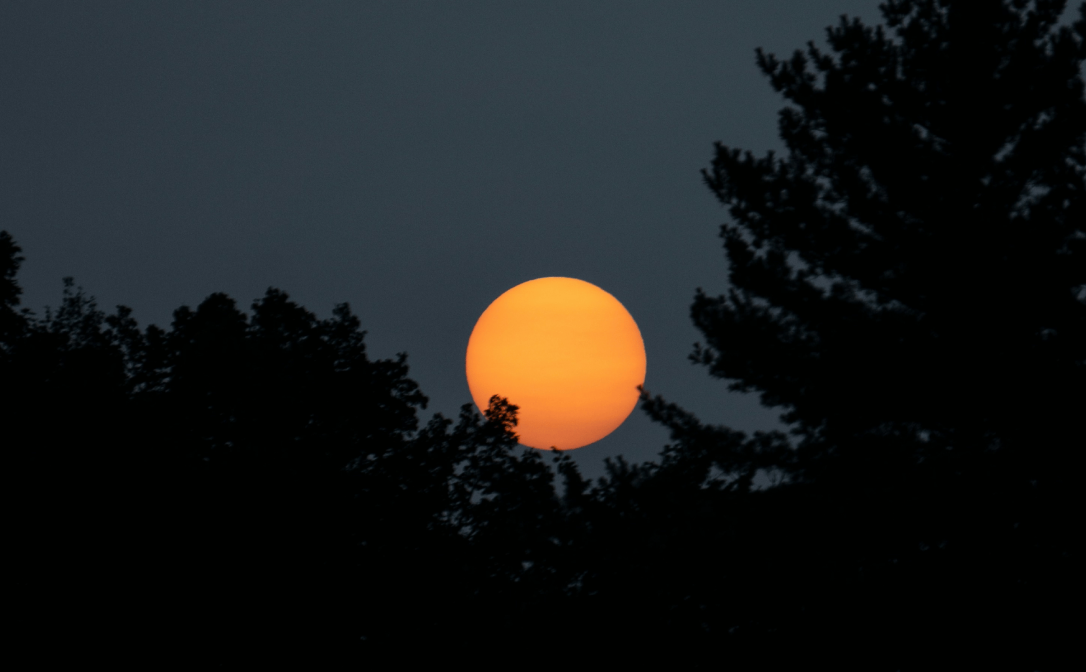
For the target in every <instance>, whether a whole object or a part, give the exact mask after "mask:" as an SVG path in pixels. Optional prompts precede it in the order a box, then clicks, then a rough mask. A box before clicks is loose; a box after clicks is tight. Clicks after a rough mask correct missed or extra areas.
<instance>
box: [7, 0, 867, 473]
mask: <svg viewBox="0 0 1086 672" xmlns="http://www.w3.org/2000/svg"><path fill="white" fill-rule="evenodd" d="M877 6H878V2H877V1H876V0H851V1H846V0H822V1H820V2H810V1H809V0H731V1H719V2H701V1H698V2H667V3H665V2H653V3H649V2H599V1H595V2H577V3H573V2H545V3H544V2H539V3H524V2H444V3H437V2H407V1H395V2H268V1H266V0H264V1H261V2H201V3H192V2H168V3H149V2H94V3H85V2H63V3H58V2H46V1H42V0H36V1H35V2H25V3H14V2H8V3H3V4H2V5H0V92H2V93H0V229H5V230H7V231H9V232H10V233H11V234H12V236H13V237H14V238H15V240H16V242H17V243H18V244H19V245H20V246H21V247H22V248H23V256H25V257H26V262H25V263H24V265H23V267H22V270H21V272H20V274H19V277H18V281H19V283H20V284H21V286H22V287H23V289H24V294H23V305H24V306H27V307H29V308H31V309H32V310H34V311H35V312H36V313H37V314H38V315H41V313H42V309H43V307H44V306H46V305H50V306H56V305H57V304H58V302H59V300H60V295H61V278H63V277H64V276H69V275H70V276H73V277H74V278H75V281H76V284H77V285H81V286H82V287H83V288H84V289H85V290H86V291H87V293H88V294H91V295H93V296H95V297H96V298H97V300H98V304H99V307H100V308H102V309H104V310H106V311H107V312H112V311H113V309H114V307H115V306H116V305H118V304H123V305H127V306H130V307H131V308H132V309H133V311H134V317H135V318H136V319H137V320H138V321H139V323H140V325H141V326H144V327H145V326H146V325H148V324H152V323H153V324H158V325H160V326H163V327H168V326H169V323H170V321H171V319H172V317H171V315H172V312H173V310H175V309H176V308H178V307H179V306H181V305H188V306H192V307H195V306H196V305H197V304H199V303H200V302H201V301H202V300H203V299H204V298H205V297H207V296H208V295H209V294H211V293H212V292H225V293H227V294H229V295H230V296H231V297H233V298H234V299H235V300H237V302H238V304H239V306H240V307H241V308H243V309H248V307H249V305H250V304H251V303H252V301H253V300H254V299H257V298H259V297H261V296H263V294H264V292H265V291H266V290H267V288H268V287H269V286H273V287H277V288H280V289H282V290H284V291H286V292H287V293H289V294H290V296H291V298H292V299H294V300H295V301H297V302H298V303H300V304H301V305H303V306H304V307H306V308H307V309H309V310H311V311H313V312H315V313H316V314H317V315H318V316H319V317H322V318H324V317H329V316H330V315H331V310H332V307H333V305H334V304H336V303H340V302H348V303H350V305H351V308H352V310H353V311H354V312H355V313H356V314H357V315H358V316H359V318H360V319H361V321H362V325H363V328H364V329H366V330H367V332H368V335H367V342H368V344H369V348H370V354H371V356H372V357H392V356H394V355H395V354H396V353H398V352H406V353H407V354H408V364H409V365H410V367H411V372H410V375H411V377H412V378H413V379H414V380H416V381H417V382H418V383H419V384H420V386H421V387H422V390H423V392H424V393H425V394H426V395H427V396H428V397H429V398H430V405H429V407H428V410H427V412H426V413H425V415H424V417H423V420H424V421H425V419H426V418H428V417H429V415H430V413H432V412H434V411H437V412H441V413H443V414H444V415H446V416H450V417H455V416H456V414H457V412H458V409H459V407H460V406H461V405H462V404H465V403H468V402H470V401H471V396H470V394H469V391H468V387H467V383H466V381H465V376H464V353H465V348H466V347H467V342H468V337H469V335H470V334H471V330H472V327H473V326H474V324H475V320H476V319H477V318H478V317H479V315H480V314H481V313H482V312H483V310H485V309H486V307H487V306H488V305H489V304H490V302H491V301H493V300H494V299H495V298H497V297H498V296H499V295H500V294H501V293H502V292H504V291H505V290H507V289H509V288H511V287H513V286H515V285H517V284H519V283H522V282H525V281H527V280H531V279H534V278H538V277H544V276H569V277H574V278H579V279H582V280H586V281H588V282H591V283H594V284H596V285H598V286H599V287H601V288H603V289H605V290H607V291H608V292H610V293H611V294H613V295H614V296H615V297H616V298H617V299H618V300H619V301H621V302H622V303H623V304H624V305H625V306H626V308H627V309H628V310H629V311H630V313H631V314H632V315H633V317H634V319H635V320H636V321H637V323H638V325H639V327H640V329H641V332H642V335H643V337H644V341H645V346H646V350H647V357H648V373H647V380H646V387H647V388H648V389H649V390H650V391H651V392H653V393H656V394H661V395H663V396H665V397H666V398H668V399H669V400H671V401H674V402H676V403H678V404H680V405H681V406H684V407H685V408H687V409H689V410H691V411H693V412H695V413H697V414H698V415H699V416H700V417H701V418H702V419H703V420H705V421H710V422H713V423H722V424H726V425H729V426H731V427H733V428H735V429H740V430H745V431H753V430H758V429H772V428H778V427H779V425H778V423H777V420H776V417H777V415H776V413H775V412H773V411H770V410H768V409H765V408H763V407H761V406H760V405H759V402H758V400H757V398H756V397H754V396H750V395H742V394H737V393H729V392H728V391H727V389H726V386H727V384H726V382H725V381H720V380H715V379H712V378H710V377H709V375H708V373H707V371H706V369H704V368H703V367H700V366H695V365H693V364H691V363H690V362H689V361H688V359H687V356H688V355H689V353H690V352H691V349H692V345H693V343H694V342H695V341H697V340H699V337H700V334H699V333H698V332H697V331H696V329H695V328H694V326H693V325H692V323H691V321H690V317H689V310H690V304H691V301H692V299H693V296H694V292H695V290H696V288H698V287H703V288H704V289H705V290H706V291H707V292H709V293H711V294H720V293H723V292H724V291H726V290H727V279H726V278H727V267H726V263H725V257H724V252H723V249H722V246H721V242H720V239H719V237H718V231H719V226H720V224H721V222H723V221H724V220H725V218H726V217H727V214H726V212H725V211H724V209H723V208H722V207H721V206H720V205H719V204H718V203H717V201H716V200H715V199H714V197H713V195H712V194H711V193H710V191H709V190H708V189H707V188H706V187H705V186H704V184H703V183H702V179H701V176H700V174H699V171H700V170H701V169H702V168H704V167H707V166H708V165H709V163H710V161H711V158H712V155H713V143H714V141H721V142H723V143H724V144H727V145H730V146H734V147H740V148H744V149H750V150H752V151H754V152H755V153H757V154H761V153H764V152H765V151H766V150H770V149H776V150H780V148H781V145H780V142H779V140H778V138H777V127H776V123H777V110H779V109H780V108H781V107H782V105H783V103H784V101H783V100H782V99H781V98H780V97H778V96H777V95H776V94H775V93H774V92H773V91H772V89H771V88H770V86H769V84H768V81H767V80H766V78H765V77H764V76H762V74H761V73H760V72H759V71H758V69H757V67H756V66H755V56H754V50H755V48H756V47H763V48H765V49H766V50H767V51H769V52H773V53H776V54H778V55H781V56H787V55H790V54H791V53H792V51H793V50H794V49H796V48H799V47H802V46H803V45H804V44H805V43H806V42H807V41H808V40H815V41H816V42H817V43H819V44H823V43H824V42H823V41H824V37H825V28H826V27H827V26H828V25H831V24H834V23H836V22H837V21H838V20H839V17H840V16H841V15H842V14H847V15H849V16H850V17H851V16H858V17H860V18H861V19H863V20H864V21H865V22H866V23H869V24H875V23H878V22H879V20H880V16H879V13H878V10H877ZM512 401H513V402H514V403H515V401H516V400H515V399H514V400H512ZM666 442H667V433H666V431H665V430H664V429H663V428H662V427H660V426H658V425H655V424H653V423H652V422H650V421H649V420H648V419H647V418H646V417H645V416H644V415H643V414H642V412H641V411H640V410H635V411H634V414H633V415H632V416H631V417H630V419H628V420H627V421H626V423H625V424H624V425H623V426H622V427H621V428H620V429H619V430H617V431H616V432H615V433H614V434H612V435H611V436H609V437H608V438H606V439H604V440H603V441H601V442H599V443H596V444H593V445H590V446H588V447H585V448H581V449H579V450H576V451H573V456H574V458H575V459H576V460H577V462H578V463H579V464H580V465H581V467H582V470H583V471H584V472H585V474H586V475H588V476H598V475H599V474H600V473H602V462H603V458H605V457H608V456H614V455H619V454H621V455H624V456H626V457H627V459H629V460H631V461H641V460H646V459H652V458H653V457H654V456H655V455H656V454H657V453H658V452H659V450H660V449H661V448H662V447H663V445H664V444H665V443H666Z"/></svg>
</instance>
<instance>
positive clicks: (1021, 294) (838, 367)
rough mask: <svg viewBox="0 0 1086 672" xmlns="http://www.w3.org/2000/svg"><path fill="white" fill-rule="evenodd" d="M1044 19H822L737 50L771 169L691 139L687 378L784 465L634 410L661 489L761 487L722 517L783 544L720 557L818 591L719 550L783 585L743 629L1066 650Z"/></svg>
mask: <svg viewBox="0 0 1086 672" xmlns="http://www.w3.org/2000/svg"><path fill="white" fill-rule="evenodd" d="M1063 9H1064V3H1063V2H1044V1H1037V2H1027V1H1025V0H1021V1H1019V0H1015V1H1013V2H1010V1H998V0H988V1H985V2H948V1H939V0H916V1H905V0H902V1H891V2H886V3H884V4H883V5H882V12H883V15H884V17H885V20H886V27H882V26H880V27H877V28H871V27H868V26H865V25H863V24H862V23H861V22H860V21H858V20H851V21H849V20H847V19H845V18H842V20H841V22H840V24H839V25H838V26H837V27H836V28H832V29H830V30H829V31H828V39H829V45H830V52H824V51H822V50H820V49H818V48H817V47H816V46H815V45H814V44H813V43H812V44H810V45H809V47H808V48H807V50H806V51H797V52H796V53H795V54H794V55H793V56H792V58H791V59H789V60H783V61H782V60H779V59H777V58H775V57H774V56H771V55H767V54H765V53H763V52H761V51H759V52H758V65H759V67H760V68H761V70H762V71H763V72H764V73H765V74H766V75H767V77H768V78H769V80H770V83H771V84H772V85H773V87H774V89H776V90H777V91H778V92H780V93H781V94H783V95H784V96H785V98H787V99H788V100H789V101H790V102H791V104H792V105H791V106H789V107H787V108H785V109H784V110H783V111H782V112H781V114H780V134H781V138H782V139H783V141H784V143H785V145H786V147H787V150H788V151H787V154H786V155H785V156H783V157H778V156H776V155H774V154H773V153H769V154H767V155H766V156H764V157H755V156H753V155H752V154H751V153H749V152H741V151H740V150H737V149H733V148H729V147H726V146H723V145H719V144H718V146H717V148H716V155H715V158H714V160H713V164H712V167H711V169H709V170H706V171H705V172H704V176H705V181H706V183H707V185H708V186H709V188H710V189H711V190H712V191H713V192H714V193H715V194H716V196H717V198H718V199H719V200H720V201H721V202H722V203H723V204H724V205H726V206H727V207H728V211H729V213H730V215H731V221H730V222H728V223H726V224H724V225H723V227H722V230H721V235H722V237H723V240H724V247H725V250H726V252H727V258H728V261H729V279H730V282H731V289H730V290H729V292H728V293H727V294H726V295H724V296H719V297H712V296H709V295H707V294H705V293H703V292H701V291H700V290H699V291H698V293H697V296H696V298H695V301H694V304H693V306H692V309H691V314H692V317H693V319H694V322H695V324H696V326H697V327H698V328H699V329H700V331H701V332H702V334H703V335H704V338H705V342H704V345H700V346H697V347H696V348H695V351H694V354H693V355H692V359H693V360H694V361H696V362H698V363H701V364H704V365H706V366H707V367H708V368H709V371H710V373H711V374H712V375H714V376H717V377H720V378H724V379H727V380H728V381H730V388H731V389H734V390H741V391H756V392H758V393H759V394H760V395H761V399H762V401H763V402H764V403H765V404H767V405H768V406H771V407H777V408H780V409H781V411H782V419H783V421H784V422H785V423H787V424H788V426H789V428H790V432H791V434H792V436H793V437H794V444H792V445H791V446H790V445H789V442H787V441H786V440H785V438H786V437H784V436H783V435H772V434H765V435H760V436H757V437H755V438H753V439H750V438H747V437H745V436H742V435H740V434H738V433H735V432H731V431H729V430H727V429H724V428H713V427H708V426H705V425H703V424H702V423H699V422H698V421H697V420H696V419H695V418H693V417H692V416H690V415H689V414H687V413H684V412H683V411H682V410H681V409H678V408H676V407H674V406H672V405H669V404H667V403H666V402H664V400H662V399H660V398H647V399H646V404H645V406H646V409H647V410H648V412H649V413H650V415H652V416H653V417H655V418H656V419H657V420H659V421H661V422H663V423H664V424H666V425H667V426H668V427H669V428H670V429H671V431H672V435H673V438H674V439H675V444H674V445H673V446H672V447H671V449H670V450H669V451H668V452H666V453H665V459H664V461H663V463H662V465H661V466H662V470H663V472H667V473H669V474H671V475H669V476H668V477H669V478H674V477H680V476H681V478H682V479H685V480H686V481H687V482H688V483H690V484H696V485H700V487H701V488H702V489H703V490H705V489H707V488H712V487H724V483H726V482H727V483H728V487H732V488H733V489H740V490H741V489H744V488H746V487H749V483H750V478H751V477H752V475H753V474H754V473H755V472H756V471H757V470H758V469H767V470H774V471H776V472H777V473H779V474H781V475H782V476H783V477H784V478H785V479H786V481H787V482H788V485H785V486H782V487H780V488H777V489H776V490H777V492H775V493H772V494H768V493H767V494H766V496H765V497H762V498H761V499H763V500H766V501H765V502H764V503H763V504H761V505H759V506H761V507H763V508H761V509H759V511H758V512H757V513H754V514H751V513H745V514H743V515H744V516H745V517H747V518H748V519H751V520H760V521H761V522H760V523H759V524H758V526H757V527H758V528H759V529H771V528H775V530H776V533H777V534H778V535H786V536H789V537H791V539H792V541H790V542H789V543H786V544H783V545H782V543H781V542H780V541H776V540H775V541H770V540H768V539H766V538H764V537H757V538H751V537H748V538H747V543H751V544H754V543H757V544H761V545H763V546H764V548H772V549H774V551H775V552H776V553H790V554H806V555H807V557H808V558H809V559H808V560H807V561H805V562H806V563H809V564H810V565H813V566H818V571H816V572H815V573H814V575H812V574H810V573H809V572H808V571H805V569H803V568H801V567H799V566H798V565H800V564H804V563H797V562H795V561H789V562H788V563H786V564H784V565H782V564H781V562H780V561H779V560H774V558H772V557H770V556H771V555H772V554H770V553H766V552H764V551H750V550H748V549H744V550H743V551H742V553H744V554H751V555H752V556H753V557H760V558H762V560H764V564H762V565H761V567H763V568H774V570H773V571H776V572H779V574H778V577H777V578H775V579H774V578H771V575H767V574H766V572H765V571H762V570H757V571H755V572H754V573H753V574H751V575H747V578H754V577H758V576H761V577H765V578H766V580H767V581H769V582H770V583H775V584H778V585H785V586H788V594H787V595H778V597H780V598H781V602H779V603H778V604H777V606H776V607H775V610H776V611H777V613H776V614H769V615H767V617H766V621H764V622H763V623H760V624H756V627H757V628H760V629H761V631H762V632H763V633H764V632H768V631H769V630H776V631H778V632H788V633H790V634H789V635H788V637H786V639H792V641H795V642H798V641H801V640H802V641H807V642H816V641H819V640H821V641H823V642H827V641H838V642H839V641H840V637H839V636H835V635H833V634H832V630H834V629H838V630H839V629H841V628H844V629H846V630H848V631H849V632H850V636H852V637H855V636H860V637H862V639H864V640H865V641H868V642H882V644H883V646H884V647H885V649H886V650H888V651H889V650H894V649H901V648H902V647H904V646H905V642H906V641H907V640H908V639H909V638H910V637H913V638H915V639H916V641H918V642H924V644H914V645H910V646H912V647H913V648H914V649H916V650H917V651H919V650H924V651H931V650H934V649H935V648H937V647H938V646H944V647H945V646H947V645H949V644H956V645H957V647H958V648H959V649H960V648H961V647H964V646H969V645H974V646H977V647H979V650H991V651H994V650H995V649H992V648H990V647H994V646H996V642H1002V645H1001V648H1000V650H1001V651H1002V655H1003V656H1004V657H1003V658H1002V662H1003V663H1004V664H1006V663H1008V662H1011V661H1013V662H1014V663H1021V664H1023V665H1024V664H1026V659H1029V660H1030V661H1031V662H1032V663H1036V662H1038V661H1040V660H1041V658H1038V657H1036V655H1037V653H1036V650H1037V648H1038V647H1053V648H1052V650H1056V649H1058V650H1066V649H1065V648H1063V647H1066V645H1067V643H1068V642H1069V641H1070V632H1069V630H1068V627H1069V625H1068V624H1067V622H1066V621H1064V620H1063V618H1062V616H1060V615H1059V614H1058V612H1057V610H1056V605H1057V600H1056V598H1055V597H1054V596H1055V595H1056V594H1058V592H1059V591H1060V590H1061V588H1060V586H1061V585H1070V584H1071V582H1072V578H1071V577H1072V574H1071V565H1070V563H1071V558H1072V557H1074V555H1075V554H1074V552H1073V550H1072V549H1073V548H1074V545H1073V543H1072V537H1071V530H1072V529H1074V527H1073V524H1072V521H1071V518H1070V511H1073V510H1077V506H1076V505H1075V501H1077V500H1078V498H1077V497H1074V496H1073V493H1074V492H1075V490H1076V487H1075V485H1074V481H1073V479H1074V478H1075V472H1074V470H1073V469H1072V468H1071V461H1072V459H1073V455H1074V451H1075V449H1076V448H1077V447H1080V446H1082V445H1086V430H1084V429H1083V426H1082V423H1081V414H1082V410H1081V409H1083V408H1086V290H1084V287H1086V184H1084V176H1086V149H1084V141H1086V99H1084V95H1083V91H1084V89H1083V79H1082V69H1081V67H1082V62H1083V59H1084V58H1086V5H1082V6H1080V7H1079V15H1080V18H1079V20H1078V22H1077V23H1075V24H1074V26H1073V28H1072V27H1057V22H1058V19H1059V17H1060V15H1061V12H1062V10H1063ZM669 464H670V467H669ZM713 465H715V466H716V467H717V471H714V472H710V467H711V466H713ZM721 475H722V476H721ZM754 499H755V500H756V499H758V498H754ZM752 501H753V500H752ZM781 501H787V502H789V505H788V507H786V508H784V509H780V508H775V507H778V504H779V503H780V502H781ZM719 515H721V516H726V515H731V514H730V512H729V511H728V510H722V512H721V513H720V514H719ZM801 521H802V522H801ZM812 555H813V556H814V557H811V556H812ZM756 564H757V563H756ZM738 576H742V574H739V575H738ZM796 577H801V578H798V579H797V578H796ZM1065 582H1066V583H1065ZM817 583H822V584H823V585H830V586H832V590H831V591H830V594H826V593H824V592H823V591H821V590H818V589H816V588H815V585H816V584H817ZM767 597H768V596H767ZM834 602H836V605H834ZM789 610H791V611H793V614H791V615H789V614H788V613H787V612H788V611H789ZM850 611H851V613H848V612H850ZM755 613H757V609H756V608H753V607H752V608H750V609H747V610H746V614H747V615H750V614H755ZM800 614H803V615H802V616H801V615H800ZM1026 614H1032V615H1031V616H1028V617H1027V616H1026ZM790 619H794V620H790ZM736 623H738V622H736ZM724 624H725V625H726V624H727V621H725V622H724ZM740 625H741V624H740ZM1030 652H1032V653H1030ZM1019 655H1021V656H1025V657H1026V658H1022V659H1018V658H1015V656H1019ZM1030 655H1033V656H1034V657H1032V658H1029V656H1030ZM883 660H886V658H883ZM898 660H904V658H898Z"/></svg>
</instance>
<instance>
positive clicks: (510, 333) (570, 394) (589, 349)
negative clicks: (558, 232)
mask: <svg viewBox="0 0 1086 672" xmlns="http://www.w3.org/2000/svg"><path fill="white" fill-rule="evenodd" d="M467 373H468V387H469V388H470V389H471V397H472V399H473V400H474V401H475V405H476V406H478V407H479V408H480V409H485V408H487V406H488V405H489V400H490V397H491V396H492V395H495V394H497V395H499V396H502V397H505V398H507V399H508V400H509V403H511V404H516V405H517V406H519V407H520V410H519V411H518V413H517V419H518V423H517V434H518V435H520V442H521V443H522V444H524V445H526V446H530V447H532V448H543V449H547V448H551V447H552V446H553V447H555V448H558V449H559V450H568V449H571V448H580V447H581V446H585V445H588V444H590V443H593V442H595V441H599V440H600V439H602V438H603V437H605V436H607V435H608V434H610V433H611V432H613V431H614V430H615V429H616V428H618V426H619V425H621V424H622V422H623V421H624V420H625V419H626V417H627V416H629V415H630V412H631V411H632V410H633V409H634V406H636V405H637V400H638V397H639V392H638V391H637V386H638V385H641V384H643V383H644V382H645V344H644V342H643V341H642V340H641V332H640V331H639V330H638V328H637V324H636V323H635V322H634V320H633V318H632V317H630V313H629V312H627V311H626V308H624V307H623V305H622V304H621V303H619V302H618V299H616V298H615V297H613V296H611V295H610V294H608V293H607V292H605V291H603V290H602V289H600V288H599V287H597V286H595V285H593V284H590V283H587V282H584V281H583V280H575V279H573V278H539V279H538V280H531V281H529V282H525V283H523V284H520V285H517V286H516V287H514V288H512V289H510V290H509V291H507V292H506V293H504V294H502V295H501V296H499V297H498V298H497V299H495V300H494V302H493V303H491V304H490V306H489V307H488V308H487V309H486V311H484V312H483V314H482V316H480V317H479V321H478V322H476V323H475V329H474V330H473V331H472V332H471V338H470V339H469V340H468V353H467Z"/></svg>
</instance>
